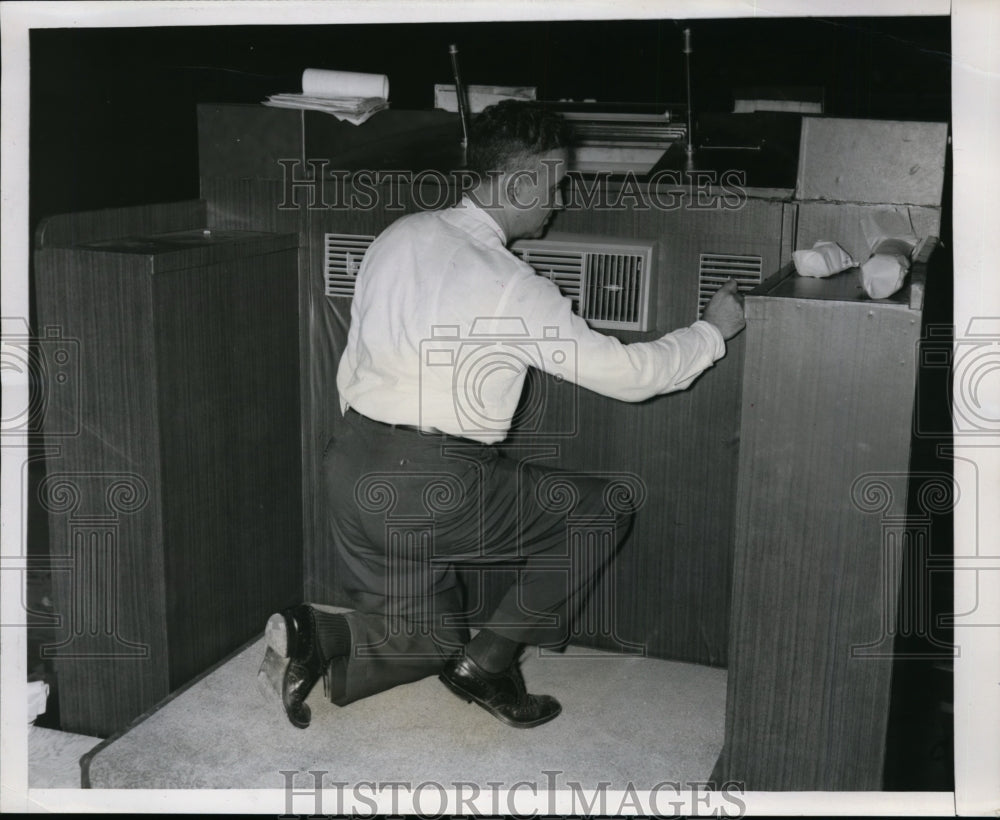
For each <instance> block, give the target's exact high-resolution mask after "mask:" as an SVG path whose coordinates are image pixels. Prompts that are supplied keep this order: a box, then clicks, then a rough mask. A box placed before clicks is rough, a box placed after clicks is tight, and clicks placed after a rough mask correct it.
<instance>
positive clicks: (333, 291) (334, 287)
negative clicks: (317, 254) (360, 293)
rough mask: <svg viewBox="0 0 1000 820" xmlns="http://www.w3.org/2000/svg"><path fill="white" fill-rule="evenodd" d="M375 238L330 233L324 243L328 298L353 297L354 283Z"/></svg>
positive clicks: (324, 270) (325, 279) (324, 268)
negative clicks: (366, 252)
mask: <svg viewBox="0 0 1000 820" xmlns="http://www.w3.org/2000/svg"><path fill="white" fill-rule="evenodd" d="M374 241H375V237H374V236H365V235H358V234H344V233H328V234H326V236H325V237H324V242H323V279H324V282H325V283H326V295H327V296H353V295H354V282H355V280H356V279H357V277H358V268H360V267H361V260H362V259H364V256H365V251H367V250H368V247H369V245H371V243H372V242H374Z"/></svg>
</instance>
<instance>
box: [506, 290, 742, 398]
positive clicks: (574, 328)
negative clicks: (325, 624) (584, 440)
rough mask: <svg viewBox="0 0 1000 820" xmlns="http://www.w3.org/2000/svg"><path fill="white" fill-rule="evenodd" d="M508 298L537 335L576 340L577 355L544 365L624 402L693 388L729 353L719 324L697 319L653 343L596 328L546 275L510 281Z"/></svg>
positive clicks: (511, 309)
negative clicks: (627, 340)
mask: <svg viewBox="0 0 1000 820" xmlns="http://www.w3.org/2000/svg"><path fill="white" fill-rule="evenodd" d="M512 286H513V287H514V288H515V289H516V290H514V291H513V292H512V293H511V294H510V298H509V299H508V301H507V310H506V311H505V312H509V313H510V314H511V315H520V316H522V317H524V318H525V319H526V323H527V325H528V327H529V329H531V331H532V333H534V334H537V336H538V338H543V337H547V338H551V337H552V334H553V333H556V334H558V338H559V339H560V340H561V341H563V342H565V341H566V340H570V341H571V342H572V345H571V348H572V353H573V355H570V356H567V357H566V358H565V359H564V360H562V361H553V360H551V359H549V358H547V357H546V358H545V359H544V360H543V361H544V365H543V369H544V370H545V371H546V372H548V373H551V374H553V375H558V376H561V377H562V378H565V379H568V380H570V381H572V382H574V383H576V384H578V385H580V386H581V387H585V388H587V389H588V390H593V391H594V392H596V393H601V394H602V395H605V396H609V397H611V398H614V399H619V400H621V401H628V402H637V401H643V400H645V399H648V398H650V397H652V396H656V395H660V394H662V393H671V392H673V391H676V390H683V389H685V388H687V387H689V386H690V385H691V384H692V383H693V382H694V381H695V379H697V378H698V376H700V375H701V374H702V373H703V372H704V371H705V370H707V369H708V368H709V367H711V366H712V365H713V364H714V363H715V362H716V361H718V360H719V359H721V358H722V357H723V356H724V355H725V353H726V345H725V341H724V340H723V338H722V334H721V333H720V332H719V329H718V328H717V327H715V325H712V324H710V323H709V322H705V321H701V320H699V321H697V322H695V323H694V324H693V325H691V326H690V327H685V328H681V329H679V330H675V331H673V332H672V333H667V334H666V335H665V336H662V337H661V338H659V339H654V340H653V341H649V342H634V343H632V344H625V343H623V342H621V341H619V340H618V339H616V338H615V337H613V336H607V335H605V334H603V333H600V332H598V331H596V330H593V329H592V328H591V327H590V326H589V325H588V324H587V323H586V321H584V320H583V319H581V318H580V317H579V316H577V315H576V314H574V313H573V312H572V310H571V308H572V304H571V302H570V300H569V299H567V298H566V297H564V296H563V295H562V294H561V293H560V292H559V289H558V288H557V287H556V286H555V285H554V284H553V283H552V282H550V281H548V280H547V279H545V278H544V277H541V276H538V275H537V274H534V272H532V274H530V275H528V276H525V277H523V278H519V279H518V281H517V282H516V283H512Z"/></svg>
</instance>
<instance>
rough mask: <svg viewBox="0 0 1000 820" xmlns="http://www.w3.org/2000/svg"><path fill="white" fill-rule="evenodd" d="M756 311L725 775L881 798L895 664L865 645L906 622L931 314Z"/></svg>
mask: <svg viewBox="0 0 1000 820" xmlns="http://www.w3.org/2000/svg"><path fill="white" fill-rule="evenodd" d="M747 312H748V329H747V351H746V372H745V375H744V381H743V422H742V431H741V453H740V467H739V489H738V493H737V511H736V520H737V530H736V553H735V557H734V579H733V585H734V594H733V612H732V635H731V642H730V667H729V700H728V707H727V738H726V751H725V757H724V761H725V765H724V766H723V768H724V771H723V772H721V774H723V775H724V776H725V777H728V778H733V779H736V780H740V781H743V782H745V783H746V786H747V788H751V789H765V790H766V789H781V790H785V789H788V790H811V789H858V790H862V789H877V788H880V784H881V776H882V768H883V767H882V762H883V757H884V751H885V731H886V720H887V716H888V703H889V687H890V680H891V664H892V662H891V659H890V658H886V657H872V656H862V655H863V654H864V653H863V651H859V649H860V648H862V647H864V646H866V645H871V644H873V643H877V642H878V641H879V639H880V638H882V637H883V631H884V629H885V624H886V623H888V622H889V621H888V619H890V618H891V617H893V616H894V614H895V606H896V579H897V578H898V563H899V555H900V553H899V551H898V549H897V547H896V545H894V544H893V543H892V536H891V535H890V534H888V533H889V531H888V530H887V529H886V524H887V522H891V521H892V520H896V521H899V520H901V519H900V516H902V515H903V514H904V513H905V509H906V507H905V505H906V482H907V472H908V467H909V446H910V434H911V418H912V407H913V396H914V374H915V368H916V365H915V362H916V344H917V339H918V336H919V321H920V319H919V314H918V313H916V312H913V311H910V310H907V309H906V308H904V307H898V306H885V305H877V304H871V303H869V304H848V303H843V302H820V301H805V300H792V299H769V298H766V297H763V298H758V297H752V298H750V299H748V311H747ZM865 488H867V489H865ZM876 502H877V503H876ZM894 516H895V519H894V518H893V517H894Z"/></svg>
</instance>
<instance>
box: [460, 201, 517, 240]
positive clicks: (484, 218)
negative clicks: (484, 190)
mask: <svg viewBox="0 0 1000 820" xmlns="http://www.w3.org/2000/svg"><path fill="white" fill-rule="evenodd" d="M456 210H459V211H461V212H463V213H465V214H467V215H468V216H469V217H470V218H471V219H473V220H475V221H476V222H477V223H481V224H482V225H484V226H486V227H488V228H489V229H490V230H492V231H493V233H495V234H496V235H497V238H499V240H500V244H501V245H503V246H505V247H506V245H507V234H506V233H505V232H504V229H503V228H501V227H500V225H499V223H498V222H497V221H496V220H495V219H494V218H493V217H492V216H490V214H489V212H488V211H486V210H485V209H484V208H482V207H480V206H479V205H478V204H477V203H476V202H475V201H474V200H473V199H472V197H470V196H469V195H468V194H462V199H461V201H460V202H459V203H458V206H457V208H456Z"/></svg>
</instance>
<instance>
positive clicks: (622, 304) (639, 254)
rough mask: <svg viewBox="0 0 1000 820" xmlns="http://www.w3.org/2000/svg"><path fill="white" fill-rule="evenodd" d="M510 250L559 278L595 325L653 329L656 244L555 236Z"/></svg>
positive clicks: (559, 283) (575, 307)
mask: <svg viewBox="0 0 1000 820" xmlns="http://www.w3.org/2000/svg"><path fill="white" fill-rule="evenodd" d="M510 249H511V251H513V252H514V253H515V254H516V255H517V256H519V257H520V258H521V259H523V260H524V261H525V262H527V263H528V264H529V265H531V266H532V267H533V268H534V269H535V270H536V271H537V272H538V273H539V274H540V275H542V276H546V277H548V278H549V279H551V280H552V281H553V282H555V284H556V286H557V287H558V288H559V290H560V291H562V293H563V295H564V296H566V297H568V298H569V299H570V300H572V302H573V310H574V311H575V312H576V313H577V314H579V315H580V316H581V317H582V318H584V319H586V320H587V322H588V323H589V324H590V325H591V326H592V327H596V328H604V329H609V330H648V329H649V323H650V317H649V303H650V282H651V281H652V268H653V243H652V242H644V241H640V240H622V239H616V238H614V237H604V236H587V235H575V234H550V235H549V236H547V237H546V238H545V239H522V240H519V241H517V242H515V243H514V244H513V245H511V248H510Z"/></svg>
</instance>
